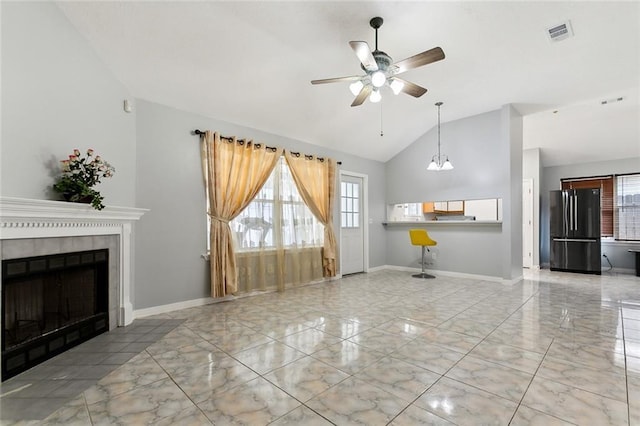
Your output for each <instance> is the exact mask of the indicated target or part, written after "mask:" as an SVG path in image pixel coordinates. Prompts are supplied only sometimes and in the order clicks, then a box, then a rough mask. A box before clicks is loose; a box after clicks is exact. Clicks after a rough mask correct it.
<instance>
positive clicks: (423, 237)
mask: <svg viewBox="0 0 640 426" xmlns="http://www.w3.org/2000/svg"><path fill="white" fill-rule="evenodd" d="M409 237H410V238H411V244H413V245H414V246H421V247H422V272H421V273H419V274H415V275H412V277H415V278H435V277H434V276H433V275H429V274H427V273H426V272H425V271H424V264H425V261H424V256H425V249H427V250H426V251H429V246H435V245H436V244H438V242H437V241H435V240H432V239H431V237H429V234H428V233H427V231H426V230H425V229H410V230H409Z"/></svg>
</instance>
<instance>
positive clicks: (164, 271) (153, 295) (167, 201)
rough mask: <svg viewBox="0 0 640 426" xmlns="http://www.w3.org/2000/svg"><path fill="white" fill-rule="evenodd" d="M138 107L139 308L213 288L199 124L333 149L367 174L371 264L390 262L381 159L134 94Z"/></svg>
mask: <svg viewBox="0 0 640 426" xmlns="http://www.w3.org/2000/svg"><path fill="white" fill-rule="evenodd" d="M136 108H137V143H138V152H139V155H138V157H137V164H136V169H137V177H138V178H137V184H136V193H137V205H138V206H140V207H144V208H149V209H151V211H150V212H149V213H147V214H146V215H145V216H144V217H143V219H142V220H141V221H140V223H139V224H138V226H137V228H136V241H135V243H136V248H135V256H136V280H135V282H136V288H135V308H136V309H141V308H147V307H152V306H158V305H164V304H169V303H175V302H179V301H186V300H192V299H197V298H202V297H208V296H209V295H210V290H209V283H208V273H207V269H208V264H207V262H205V261H204V260H202V259H201V258H200V255H201V254H202V253H204V252H205V251H206V217H205V209H206V206H205V198H204V187H203V182H202V173H201V170H200V151H199V149H200V148H199V138H198V137H197V136H193V135H191V131H192V130H194V129H196V128H198V129H201V130H215V131H219V132H220V133H222V134H223V135H228V136H237V137H241V138H249V139H253V140H255V141H258V142H263V143H266V144H268V145H273V146H281V147H284V148H287V149H291V150H295V151H300V152H304V153H308V154H317V155H321V156H330V157H332V158H335V159H336V160H338V161H342V166H341V168H342V169H343V170H348V171H351V172H358V173H362V174H366V175H368V177H369V194H368V197H369V217H370V219H371V220H372V222H373V223H371V224H370V225H369V229H370V233H369V247H370V248H369V261H370V266H371V267H375V266H381V265H384V264H385V260H386V259H385V246H386V244H385V241H386V237H385V233H384V229H383V227H382V225H381V223H382V221H383V220H384V218H385V214H386V211H385V205H384V200H385V194H384V183H385V171H384V165H383V164H382V163H380V162H376V161H369V160H365V159H362V158H358V157H354V156H350V155H347V154H343V153H340V152H336V151H332V150H328V149H325V148H322V147H318V146H315V145H310V144H308V143H305V142H301V141H297V140H293V139H288V138H285V137H282V136H278V135H274V134H269V133H265V132H262V131H259V130H256V129H251V128H248V127H243V126H239V125H235V124H232V123H228V122H224V121H220V120H216V119H214V118H208V117H203V116H200V115H197V114H193V113H189V112H184V111H180V110H177V109H174V108H170V107H167V106H163V105H158V104H155V103H151V102H147V101H144V100H136ZM334 218H335V221H334V222H335V223H336V230H338V229H339V225H338V221H339V218H338V217H337V215H335V214H334Z"/></svg>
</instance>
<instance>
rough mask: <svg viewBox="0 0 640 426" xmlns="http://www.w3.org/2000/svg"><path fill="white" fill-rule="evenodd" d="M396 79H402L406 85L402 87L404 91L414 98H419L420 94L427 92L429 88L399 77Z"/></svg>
mask: <svg viewBox="0 0 640 426" xmlns="http://www.w3.org/2000/svg"><path fill="white" fill-rule="evenodd" d="M394 80H398V81H401V82H402V83H403V84H404V86H403V87H402V91H403V92H404V93H406V94H407V95H411V96H413V97H414V98H419V97H420V96H422V95H424V94H425V93H427V89H425V88H424V87H421V86H418V85H417V84H414V83H412V82H410V81H407V80H403V79H401V78H398V77H394Z"/></svg>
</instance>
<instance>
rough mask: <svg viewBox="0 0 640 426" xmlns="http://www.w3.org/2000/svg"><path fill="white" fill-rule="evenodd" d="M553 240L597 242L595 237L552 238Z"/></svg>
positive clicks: (562, 241)
mask: <svg viewBox="0 0 640 426" xmlns="http://www.w3.org/2000/svg"><path fill="white" fill-rule="evenodd" d="M553 241H555V242H560V243H597V242H598V240H597V239H589V238H554V239H553Z"/></svg>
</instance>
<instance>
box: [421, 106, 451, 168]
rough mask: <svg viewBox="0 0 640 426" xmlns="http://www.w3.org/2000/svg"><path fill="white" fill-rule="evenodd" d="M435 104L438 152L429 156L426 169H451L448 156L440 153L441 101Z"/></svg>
mask: <svg viewBox="0 0 640 426" xmlns="http://www.w3.org/2000/svg"><path fill="white" fill-rule="evenodd" d="M436 106H437V107H438V153H437V154H436V155H434V156H433V157H431V163H429V166H427V170H429V171H432V172H439V171H441V170H452V169H453V164H451V162H450V161H449V156H448V155H445V154H441V153H440V107H441V106H442V102H436ZM443 160H444V161H443Z"/></svg>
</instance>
